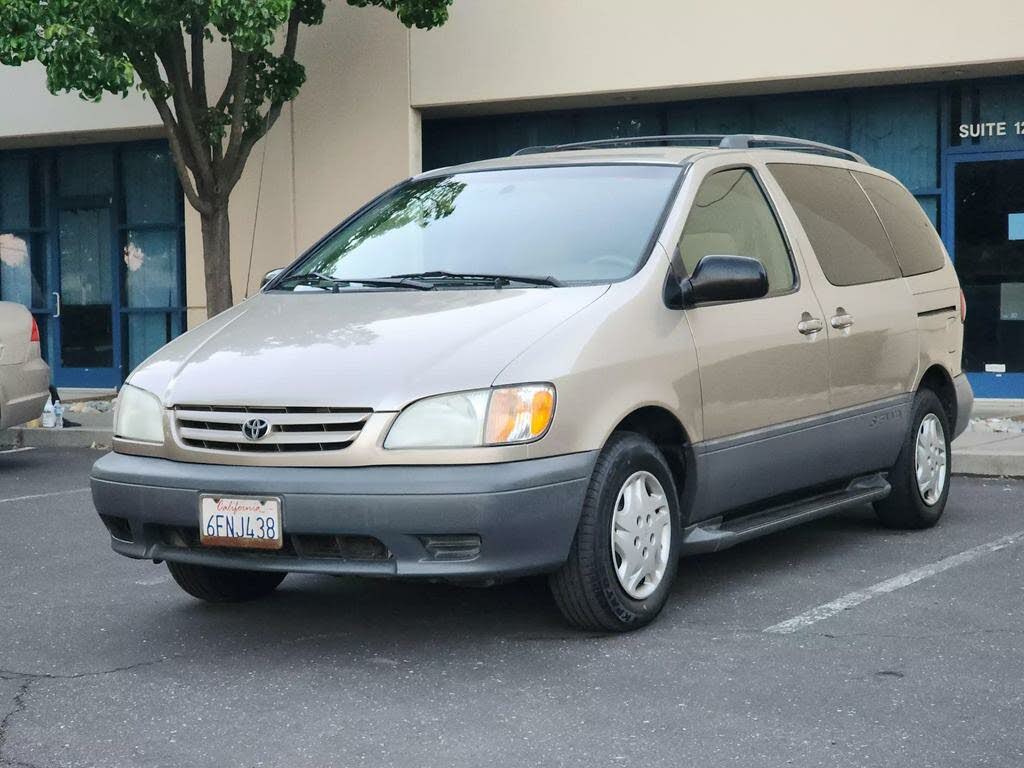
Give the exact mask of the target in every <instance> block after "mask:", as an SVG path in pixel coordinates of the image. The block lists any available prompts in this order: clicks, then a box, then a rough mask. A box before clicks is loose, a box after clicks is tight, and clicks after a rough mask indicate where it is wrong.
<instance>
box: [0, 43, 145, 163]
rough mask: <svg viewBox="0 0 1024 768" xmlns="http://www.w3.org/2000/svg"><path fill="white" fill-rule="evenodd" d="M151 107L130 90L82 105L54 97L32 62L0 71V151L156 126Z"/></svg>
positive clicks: (75, 100)
mask: <svg viewBox="0 0 1024 768" xmlns="http://www.w3.org/2000/svg"><path fill="white" fill-rule="evenodd" d="M159 123H160V120H159V119H158V118H157V115H156V111H155V110H154V109H153V105H152V104H151V103H150V102H148V101H144V100H143V99H142V96H141V95H140V94H139V93H137V92H135V91H133V92H131V93H130V94H129V95H128V97H127V98H124V99H122V98H120V97H117V96H108V97H105V98H104V99H103V100H102V101H101V102H99V103H94V102H89V101H83V100H82V99H80V98H78V96H75V95H73V94H70V93H63V94H60V95H59V96H53V95H51V94H50V92H49V91H47V90H46V72H45V70H43V68H42V67H41V66H39V65H38V64H36V63H35V62H32V63H30V64H26V65H24V66H21V67H4V66H0V142H2V143H0V146H11V145H16V144H25V143H31V144H40V143H49V142H50V141H51V140H52V139H53V137H54V136H57V135H61V136H62V142H63V143H67V142H68V141H70V140H74V139H76V138H77V139H85V140H88V139H89V137H90V134H91V133H92V132H95V131H111V130H113V131H132V130H138V129H140V128H141V129H145V128H153V127H156V126H158V125H159Z"/></svg>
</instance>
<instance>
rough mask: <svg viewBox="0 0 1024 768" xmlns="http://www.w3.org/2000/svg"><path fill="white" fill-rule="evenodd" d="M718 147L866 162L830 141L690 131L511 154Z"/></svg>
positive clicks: (590, 142) (528, 150)
mask: <svg viewBox="0 0 1024 768" xmlns="http://www.w3.org/2000/svg"><path fill="white" fill-rule="evenodd" d="M642 146H665V147H690V146H703V147H718V148H719V149H755V148H760V149H785V150H789V151H792V152H809V153H811V154H814V155H825V156H827V157H837V158H840V159H841V160H852V161H853V162H855V163H863V164H864V165H867V164H868V163H867V161H866V160H865V159H864V158H863V157H861V156H860V155H858V154H857V153H856V152H851V151H850V150H848V149H843V148H842V147H835V146H832V145H831V144H822V143H821V142H818V141H808V140H807V139H794V138H791V137H789V136H770V135H767V134H760V133H735V134H720V133H692V134H671V135H666V136H628V137H625V138H619V139H598V140H596V141H577V142H573V143H570V144H551V145H549V146H538V147H524V148H523V149H520V150H519V151H518V152H515V153H514V154H513V156H517V155H537V154H542V153H544V152H569V151H573V150H578V149H601V148H615V147H642Z"/></svg>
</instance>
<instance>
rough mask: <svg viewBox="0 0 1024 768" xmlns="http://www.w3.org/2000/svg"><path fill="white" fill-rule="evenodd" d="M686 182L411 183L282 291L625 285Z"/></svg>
mask: <svg viewBox="0 0 1024 768" xmlns="http://www.w3.org/2000/svg"><path fill="white" fill-rule="evenodd" d="M679 173H680V169H679V168H678V167H675V166H662V165H601V166H562V167H547V168H524V169H511V170H498V171H478V172H473V173H462V174H453V175H451V176H444V177H439V178H430V179H423V180H420V181H414V182H410V183H408V184H405V185H403V186H401V187H399V188H398V189H396V190H395V191H394V192H392V193H390V194H389V195H387V196H385V197H384V198H382V199H381V200H379V201H378V202H377V203H375V204H374V205H373V206H371V207H370V208H369V209H367V210H366V211H364V212H363V213H362V214H360V215H359V216H358V217H357V218H355V219H354V220H353V221H351V222H349V224H347V225H346V226H345V227H343V228H342V229H340V230H338V231H337V232H335V233H334V234H333V235H331V237H330V238H329V239H328V240H326V241H325V242H324V243H322V244H321V245H320V246H319V247H318V248H317V249H316V250H315V251H314V252H313V253H311V254H310V255H309V256H308V257H307V258H306V259H305V260H303V261H302V262H301V263H300V264H299V265H297V266H296V267H295V268H294V269H292V270H290V271H289V272H288V274H287V275H286V276H285V277H284V278H282V280H281V281H280V282H279V285H283V286H288V287H296V286H299V285H306V286H308V285H309V284H310V283H312V284H315V285H321V286H322V285H323V284H324V281H332V280H333V281H346V280H351V281H353V283H354V284H355V283H358V282H359V280H360V279H364V280H372V279H373V278H389V277H396V276H406V277H410V276H411V277H415V276H423V279H427V280H429V281H431V283H433V282H434V281H447V282H452V281H456V282H457V281H458V280H459V279H460V278H463V279H464V278H466V277H469V276H480V275H486V276H492V277H493V276H498V275H500V276H505V277H509V278H512V280H511V281H507V282H506V283H505V284H511V282H514V280H515V278H516V277H525V278H550V281H535V282H534V283H532V284H533V285H558V284H562V283H573V282H575V283H580V282H604V281H614V280H621V279H623V278H626V277H628V276H629V275H631V274H632V273H633V272H634V271H636V269H637V267H638V266H639V265H640V262H641V260H642V259H644V258H646V256H647V253H646V250H647V248H648V246H649V244H650V240H651V236H652V235H653V234H654V228H655V226H656V225H657V223H658V222H659V220H660V219H661V215H662V212H663V211H664V210H665V207H666V205H667V204H668V201H669V195H670V194H671V191H672V188H673V185H674V184H675V181H676V179H677V178H678V177H679ZM440 273H444V274H440ZM303 276H305V277H307V278H309V279H308V280H306V281H303V280H302V279H301V278H302V277H303ZM477 282H479V281H477ZM528 284H530V283H526V282H524V283H523V285H524V286H525V285H528ZM358 287H359V288H366V287H385V285H384V284H381V285H378V286H367V285H366V284H362V285H359V286H358ZM516 287H520V286H519V285H518V284H517V286H516Z"/></svg>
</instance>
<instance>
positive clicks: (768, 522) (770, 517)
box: [680, 474, 891, 555]
mask: <svg viewBox="0 0 1024 768" xmlns="http://www.w3.org/2000/svg"><path fill="white" fill-rule="evenodd" d="M890 490H891V488H890V486H889V481H888V480H886V479H885V477H884V476H883V475H880V474H878V475H868V476H866V477H861V478H858V479H856V480H854V481H853V482H851V483H850V484H849V485H848V486H846V488H845V489H843V490H840V491H832V492H830V493H823V494H820V495H818V496H812V497H810V498H808V499H801V500H800V501H796V502H790V503H788V504H783V505H781V506H778V507H770V508H768V509H763V510H760V511H758V512H754V513H752V514H749V515H746V516H744V517H737V518H733V519H731V520H723V519H722V518H721V517H718V518H714V519H713V520H705V521H704V522H702V523H698V524H697V525H691V526H690V527H689V528H687V529H686V530H685V531H684V532H683V542H682V546H681V548H680V552H681V553H682V554H684V555H692V554H697V553H700V552H717V551H718V550H720V549H726V548H728V547H732V546H735V545H736V544H739V543H741V542H744V541H749V540H750V539H756V538H757V537H758V536H764V535H766V534H769V533H775V531H781V530H784V529H786V528H791V527H792V526H794V525H799V524H800V523H806V522H808V521H810V520H817V519H818V518H819V517H826V516H828V515H831V514H833V513H834V512H838V511H840V510H842V509H846V508H847V507H854V506H857V505H859V504H867V503H869V502H872V501H877V500H879V499H884V498H885V497H886V496H888V495H889V491H890Z"/></svg>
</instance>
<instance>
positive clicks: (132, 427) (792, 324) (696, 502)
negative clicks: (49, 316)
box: [92, 136, 973, 631]
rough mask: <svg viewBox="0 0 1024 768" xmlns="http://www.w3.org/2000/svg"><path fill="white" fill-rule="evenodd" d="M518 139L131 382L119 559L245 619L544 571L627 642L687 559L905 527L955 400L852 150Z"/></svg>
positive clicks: (904, 198) (931, 482)
mask: <svg viewBox="0 0 1024 768" xmlns="http://www.w3.org/2000/svg"><path fill="white" fill-rule="evenodd" d="M706 143H709V142H708V138H707V137H694V138H685V137H684V138H679V137H668V138H666V137H658V138H654V139H639V140H629V141H612V142H607V143H602V142H597V143H589V144H584V145H570V146H562V147H554V148H537V149H534V150H530V151H527V152H523V153H520V154H518V155H516V156H513V157H510V158H503V159H499V160H491V161H487V162H480V163H473V164H469V165H465V166H460V167H456V168H446V169H442V170H436V171H431V172H429V173H424V174H422V175H420V176H418V177H416V178H414V179H411V180H409V181H406V182H404V183H402V184H399V185H398V186H397V187H395V188H394V189H392V190H390V191H388V192H386V193H385V194H383V195H381V196H380V197H378V198H377V199H376V200H374V201H372V202H371V203H369V204H368V205H367V206H366V207H364V208H363V209H362V210H360V211H358V212H357V213H356V214H355V215H353V216H352V217H351V218H349V219H348V220H346V221H345V222H343V223H342V224H341V225H340V226H338V227H337V228H336V229H335V230H333V231H332V232H330V233H329V234H328V235H327V236H325V237H324V238H323V239H322V240H321V241H320V242H318V243H316V244H315V245H314V246H313V247H312V248H310V249H309V251H308V252H306V253H305V254H304V255H303V256H302V257H301V258H299V259H298V260H297V261H296V262H295V263H294V264H292V265H291V266H290V267H288V268H286V269H284V270H283V271H280V272H279V273H277V274H275V275H273V276H272V277H271V279H270V280H269V282H268V283H267V284H266V285H265V287H264V289H263V290H262V292H261V293H260V294H259V295H257V296H256V297H254V298H252V299H250V300H248V301H246V302H244V303H243V304H241V305H239V306H237V307H235V308H233V309H231V310H230V311H228V312H225V313H223V314H222V315H219V316H217V317H215V318H214V319H212V320H210V321H209V322H207V323H205V324H204V325H202V326H200V327H198V328H196V329H195V330H192V331H190V332H189V333H186V334H185V335H184V336H181V337H180V338H178V339H176V340H174V341H172V342H171V343H170V344H168V345H167V346H166V347H164V348H163V349H162V350H161V351H159V352H158V353H157V354H155V355H154V356H153V357H151V358H150V359H149V360H147V361H146V362H145V363H143V364H142V365H141V366H140V367H139V368H138V369H137V370H136V371H135V372H134V373H133V374H132V375H131V377H130V378H129V379H128V382H127V383H126V385H125V386H124V387H123V389H122V390H121V394H120V397H119V401H118V407H117V418H116V426H115V438H114V452H113V453H111V454H108V455H106V456H104V457H103V458H101V459H100V460H99V461H98V462H97V463H96V465H95V468H94V470H93V474H92V490H93V498H94V500H95V503H96V507H97V509H98V510H99V513H100V515H101V517H102V519H103V521H104V523H105V524H106V526H107V528H108V529H109V531H110V534H111V536H112V541H113V548H114V550H115V551H117V552H119V553H121V554H124V555H127V556H129V557H135V558H146V559H152V560H154V561H157V562H159V561H167V564H168V567H169V568H170V571H171V574H172V575H173V576H174V578H175V580H176V581H177V582H178V584H179V585H180V586H181V587H182V588H183V589H184V590H185V591H187V592H188V593H190V594H192V595H194V596H196V597H199V598H202V599H204V600H212V601H235V600H245V599H251V598H256V597H260V596H262V595H265V594H267V593H269V592H271V591H272V590H273V589H274V588H275V587H276V586H277V585H278V584H279V583H280V582H281V580H282V579H283V578H284V577H285V574H287V573H289V572H293V571H295V572H308V573H325V574H356V575H373V576H397V577H419V578H434V579H450V580H473V581H491V580H501V579H507V578H510V577H516V576H522V575H525V574H536V573H548V574H550V585H551V591H552V593H553V595H554V599H555V601H556V602H557V604H558V606H559V607H560V608H561V610H562V612H563V613H564V615H565V616H566V618H567V619H568V620H569V621H570V622H571V623H572V624H574V625H576V626H578V627H582V628H586V629H591V630H604V631H620V630H629V629H633V628H636V627H639V626H642V625H644V624H646V623H647V622H649V621H651V620H652V619H653V618H654V617H655V616H656V615H657V614H658V612H659V611H660V610H661V609H662V606H664V604H665V601H666V600H667V599H668V596H669V593H670V590H671V586H672V582H673V580H674V578H675V576H676V569H677V561H678V559H679V556H680V555H685V554H688V553H694V552H709V551H713V550H719V549H723V548H725V547H729V546H732V545H734V544H738V543H740V542H743V541H747V540H749V539H751V538H753V537H755V536H761V535H763V534H766V533H770V532H773V531H777V530H780V529H783V528H786V527H788V526H791V525H794V524H797V523H800V522H804V521H807V520H811V519H814V518H818V517H821V516H823V515H827V514H831V513H834V512H837V511H839V510H841V509H845V508H848V507H851V506H854V505H865V504H868V503H871V504H874V508H875V510H876V511H877V513H878V517H879V518H880V520H881V522H882V524H884V525H886V526H891V527H894V528H909V529H912V528H926V527H929V526H932V525H935V523H936V522H937V521H938V520H939V518H940V516H941V515H942V512H943V509H944V507H945V505H946V499H947V497H948V494H949V487H950V482H951V478H950V449H949V446H950V440H951V439H952V438H953V437H954V436H955V435H958V434H959V433H960V432H961V431H962V430H963V429H964V427H965V425H966V423H967V420H968V417H969V414H970V409H971V404H972V401H973V396H972V393H971V388H970V385H969V384H968V382H967V379H966V377H965V376H964V375H963V373H962V372H961V368H960V359H961V347H962V340H963V319H964V315H965V312H966V308H965V306H964V300H963V294H962V292H961V291H960V288H959V283H958V281H957V276H956V273H955V272H954V270H953V266H952V264H951V263H950V260H949V258H948V256H947V255H946V253H945V251H944V249H943V246H942V243H941V242H940V240H939V238H938V236H937V235H936V233H935V230H934V228H933V227H932V224H931V222H930V221H929V219H928V217H927V216H926V214H925V213H924V211H923V210H922V208H921V206H920V205H918V203H917V202H916V201H915V199H914V198H913V197H912V196H911V194H910V193H909V192H908V191H907V190H906V189H905V188H904V187H903V186H902V185H901V184H900V183H899V182H898V181H896V180H895V179H894V178H893V177H892V176H890V175H888V174H886V173H884V172H882V171H880V170H877V169H875V168H872V167H870V166H869V165H868V164H866V163H865V162H864V161H863V160H862V159H861V158H859V157H858V156H856V155H853V154H852V153H850V152H847V151H845V150H840V149H837V148H834V147H828V146H824V145H819V144H813V143H811V142H801V141H799V140H793V139H779V138H775V137H761V136H728V137H716V138H715V140H714V142H713V143H712V145H711V146H701V144H706Z"/></svg>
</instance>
